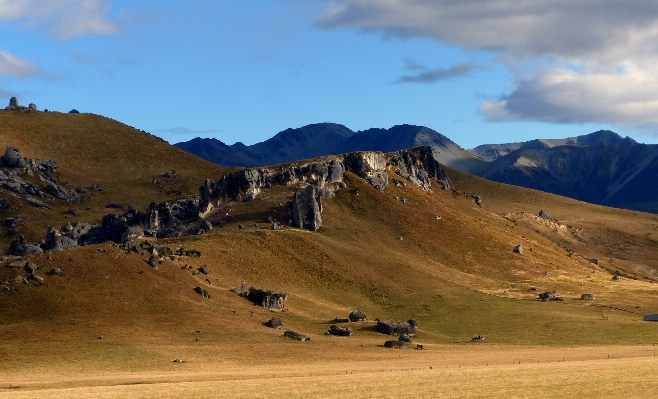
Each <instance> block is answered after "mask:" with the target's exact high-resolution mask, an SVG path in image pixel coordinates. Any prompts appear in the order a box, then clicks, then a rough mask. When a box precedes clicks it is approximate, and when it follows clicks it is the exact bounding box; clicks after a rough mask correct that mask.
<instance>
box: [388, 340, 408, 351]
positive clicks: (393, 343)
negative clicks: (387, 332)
mask: <svg viewBox="0 0 658 399" xmlns="http://www.w3.org/2000/svg"><path fill="white" fill-rule="evenodd" d="M406 347H407V343H406V342H404V341H400V340H395V341H386V342H384V348H397V349H402V348H406Z"/></svg>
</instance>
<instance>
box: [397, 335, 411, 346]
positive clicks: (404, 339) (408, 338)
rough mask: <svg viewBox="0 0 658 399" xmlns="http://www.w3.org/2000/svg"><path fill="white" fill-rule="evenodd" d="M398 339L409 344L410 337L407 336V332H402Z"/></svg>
mask: <svg viewBox="0 0 658 399" xmlns="http://www.w3.org/2000/svg"><path fill="white" fill-rule="evenodd" d="M398 341H402V342H406V343H408V344H410V343H411V337H410V336H409V334H402V335H400V336H399V337H398Z"/></svg>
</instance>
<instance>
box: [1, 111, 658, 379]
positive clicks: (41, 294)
mask: <svg viewBox="0 0 658 399" xmlns="http://www.w3.org/2000/svg"><path fill="white" fill-rule="evenodd" d="M78 121H79V120H73V121H72V122H71V120H69V122H68V123H71V124H72V125H76V124H77V123H78ZM62 128H66V126H62ZM78 128H79V127H76V126H72V127H70V129H71V130H75V129H78ZM14 129H15V130H14V131H15V132H20V129H23V127H21V125H20V124H15V125H14ZM80 130H81V131H82V130H83V129H80ZM42 132H43V131H42ZM34 134H36V133H34ZM42 134H43V133H42ZM125 134H126V136H125V137H126V141H121V140H122V139H121V136H120V135H118V136H116V140H115V141H114V142H113V145H115V146H117V148H124V147H126V146H129V145H130V143H134V138H135V136H139V135H140V133H138V132H136V131H134V130H126V133H125ZM67 137H69V136H67V135H61V136H60V140H62V141H64V144H66V140H67ZM10 138H11V137H10ZM149 140H150V139H149ZM149 143H150V141H149ZM28 144H30V143H28V142H25V143H22V145H24V146H25V147H26V148H27V147H29V146H28ZM69 144H72V143H69ZM19 145H21V144H20V143H19ZM65 148H66V146H63V147H61V148H60V149H59V150H57V151H62V153H61V154H60V153H58V152H56V151H52V150H51V152H48V153H46V154H45V155H41V154H40V153H39V152H37V151H40V149H39V148H36V149H33V148H30V149H29V151H34V152H31V156H41V157H43V158H45V157H53V158H55V159H60V160H61V161H59V162H60V163H61V166H60V167H61V168H62V171H63V172H64V171H65V170H69V169H70V170H77V169H79V168H82V167H83V166H84V165H85V161H84V159H81V160H79V161H77V162H79V163H77V164H75V165H76V167H75V168H72V167H71V166H70V164H69V165H67V163H68V162H72V163H74V162H75V161H74V158H75V157H73V156H72V155H66V154H65V151H66V150H65ZM162 150H163V151H166V149H165V147H162ZM27 152H28V150H26V153H27ZM73 153H75V152H73ZM367 158H368V156H364V157H363V158H362V159H367ZM69 159H71V161H69ZM131 159H132V158H129V157H128V158H125V159H124V160H123V161H124V162H125V163H126V164H125V165H124V169H125V170H130V169H134V168H137V167H138V166H137V165H139V162H143V161H141V160H136V161H135V162H136V164H132V163H131V162H132V161H131ZM389 159H391V158H390V156H389ZM186 160H188V161H186ZM320 161H322V160H307V161H304V162H298V163H295V164H294V165H287V166H276V167H272V168H270V169H271V170H272V171H280V172H281V173H286V171H290V170H293V169H294V168H298V169H299V170H304V171H307V173H308V174H307V175H306V176H307V177H310V178H313V179H315V180H317V179H318V174H319V173H320V170H319V169H317V168H316V169H312V168H310V167H309V168H307V167H306V166H308V165H312V164H313V163H314V162H320ZM169 162H171V163H172V164H167V166H171V167H175V168H177V170H181V171H184V170H185V165H189V166H188V167H192V166H193V165H194V164H195V162H198V161H196V160H195V158H191V157H190V158H183V161H181V165H176V162H177V160H176V159H172V160H170V161H169ZM186 162H189V164H186ZM199 165H203V163H201V164H199ZM304 165H306V166H304ZM87 166H88V167H89V168H92V169H93V165H87ZM384 170H385V173H386V174H387V180H388V182H389V184H387V185H385V187H381V190H378V189H377V188H376V187H375V186H374V185H373V184H372V182H369V181H368V180H367V177H366V178H364V177H361V176H359V175H357V174H355V173H352V172H350V171H345V172H344V174H343V176H342V181H341V182H336V184H337V185H338V187H342V185H341V184H340V183H342V184H344V187H342V188H340V189H337V190H336V191H335V196H334V197H333V198H330V197H327V198H323V199H322V201H321V204H322V207H321V214H322V220H323V226H322V228H320V229H319V230H317V231H308V230H306V229H300V228H296V227H292V226H290V224H289V223H288V221H286V220H285V219H286V217H287V216H288V215H289V212H288V209H289V208H288V206H287V205H286V203H287V201H290V200H291V199H292V198H293V196H294V195H295V193H296V192H297V190H298V188H302V189H303V188H304V186H305V184H308V181H301V180H300V181H298V182H296V183H294V184H273V185H263V186H262V189H261V190H260V191H258V192H255V191H254V192H253V193H255V194H254V195H253V196H252V197H250V199H251V200H250V201H235V200H226V201H225V202H223V203H221V204H220V203H219V202H217V203H216V206H215V208H214V209H211V212H213V213H212V214H211V215H210V216H209V220H213V219H214V218H219V219H221V223H219V224H216V225H215V227H214V228H212V229H211V230H210V231H207V232H205V233H203V234H200V235H188V236H181V237H173V238H166V239H158V240H155V239H154V238H153V237H141V238H139V240H138V241H139V243H140V244H142V246H143V247H144V248H145V249H149V248H151V246H152V245H153V244H154V243H157V244H158V245H160V246H167V247H169V248H171V249H173V250H176V249H178V248H180V247H183V248H184V249H185V250H188V251H189V250H196V251H200V253H201V256H200V257H195V256H189V255H181V256H179V255H167V256H163V257H161V259H160V262H159V263H158V264H157V267H152V266H151V265H149V261H150V256H149V255H150V254H149V253H148V252H146V253H143V254H141V255H140V254H137V253H135V252H133V251H128V250H126V249H125V247H121V246H118V245H116V244H111V245H103V244H95V245H89V246H83V247H79V248H74V249H71V250H65V251H59V252H47V253H42V254H36V255H33V256H31V257H30V261H31V262H32V263H34V264H36V265H37V266H38V267H39V269H37V270H36V274H38V275H40V276H42V277H43V278H44V284H42V285H41V284H38V283H36V282H34V281H33V280H29V279H27V277H28V273H27V272H26V271H25V270H21V269H15V268H12V267H9V265H10V264H11V262H13V261H15V260H16V259H17V258H11V259H8V258H4V259H3V261H2V267H0V288H2V289H0V298H1V300H2V303H3V304H4V306H3V307H2V308H1V309H0V320H1V324H0V353H2V354H3V355H4V358H5V359H7V361H6V362H5V365H4V370H6V372H7V373H18V372H21V370H24V369H25V367H26V364H27V365H29V366H27V367H29V368H30V369H31V370H32V372H33V373H35V374H38V373H39V372H40V371H45V370H53V369H56V370H59V372H61V373H62V375H68V374H71V373H94V372H97V373H103V372H107V371H110V372H117V373H121V372H135V371H143V370H164V371H167V372H172V373H175V372H176V369H175V368H174V367H178V365H176V364H172V362H171V361H172V360H173V359H175V358H182V359H184V360H186V362H188V365H189V366H190V367H192V368H193V369H194V370H195V371H197V372H209V371H211V370H216V369H218V368H219V369H221V367H222V365H226V366H244V365H249V366H253V367H263V368H265V369H267V370H270V371H271V370H273V369H275V368H276V366H277V365H281V364H288V363H297V364H301V365H304V364H307V363H309V362H323V361H335V362H337V363H339V362H353V361H363V362H375V364H376V362H377V359H382V358H390V357H397V356H398V355H397V353H395V352H391V351H390V350H388V349H384V348H382V344H383V342H384V341H385V340H387V339H395V337H390V336H386V335H383V334H381V333H379V332H377V331H376V329H375V322H374V321H373V320H374V319H375V318H380V319H388V318H392V319H395V320H400V321H404V320H409V319H411V318H413V319H415V320H416V321H417V322H418V332H417V334H416V335H415V336H414V342H415V343H421V344H423V345H425V348H426V351H419V353H418V355H417V356H418V357H419V358H422V359H429V358H430V357H431V356H436V355H437V353H439V352H438V350H440V349H441V348H445V347H446V346H448V345H457V346H462V345H479V344H480V343H471V336H472V335H473V334H483V335H485V336H486V337H487V341H486V344H485V343H482V344H483V345H489V343H490V342H491V343H494V344H497V345H510V346H514V345H542V346H545V345H605V344H620V345H627V344H633V345H637V344H638V343H647V344H648V343H652V342H655V341H656V340H658V331H657V330H656V329H655V328H654V327H655V325H652V324H651V323H641V322H639V320H640V319H641V313H645V312H646V313H657V312H658V305H657V304H658V301H656V299H658V289H657V288H656V285H655V284H653V283H652V281H654V280H655V279H656V278H658V275H657V273H656V271H657V270H658V263H657V262H658V261H657V259H658V256H656V255H658V252H657V251H658V245H656V243H657V241H656V239H655V237H654V236H655V235H656V234H658V231H656V226H658V217H657V216H655V215H648V214H643V213H640V212H631V211H623V210H618V209H612V208H605V207H600V206H594V205H589V204H586V203H583V202H579V201H575V200H571V199H567V198H564V197H559V196H556V195H551V194H546V193H542V192H539V191H535V190H528V189H523V188H519V187H514V186H508V185H505V184H500V183H495V182H491V181H487V180H484V179H480V178H477V177H474V176H472V175H468V174H466V173H463V172H459V171H456V170H452V169H447V170H446V172H447V173H448V176H450V179H451V180H452V182H453V184H454V187H455V188H456V189H455V190H443V189H441V188H440V187H441V184H439V182H438V181H437V180H436V179H435V178H430V179H429V180H430V181H431V184H432V187H431V190H429V189H428V190H423V189H422V188H421V187H418V186H416V185H415V184H414V183H413V182H412V180H413V179H411V178H405V177H404V176H403V173H402V174H401V173H400V168H399V167H398V166H396V165H394V164H392V163H390V161H389V164H388V165H386V167H385V168H384ZM211 172H212V173H217V174H220V173H219V172H216V171H215V169H212V170H211ZM252 172H253V171H252ZM252 172H249V171H246V172H236V173H235V174H234V175H232V176H233V177H234V178H236V179H237V177H239V176H253V175H254V174H253V173H252ZM417 172H418V175H421V176H422V175H423V173H422V171H417ZM98 173H100V172H98ZM120 173H121V174H122V175H123V176H127V175H128V172H127V171H122V172H120ZM181 173H183V172H181ZM188 173H191V170H190V172H188ZM199 173H202V172H199ZM263 173H264V172H263ZM223 175H225V174H223ZM225 176H226V177H225V179H221V178H220V177H221V176H214V177H213V176H208V177H212V178H213V179H218V181H219V182H222V181H224V182H225V181H232V180H231V179H232V178H231V177H229V176H228V175H225ZM412 177H413V176H412ZM236 181H237V180H236ZM132 182H133V183H132V184H133V185H132V186H131V187H132V188H131V189H130V190H128V189H126V188H125V187H128V186H129V185H128V184H127V183H123V182H122V181H121V180H117V181H116V182H114V181H110V180H107V181H105V182H104V187H106V189H107V191H109V192H112V191H113V190H118V188H115V187H124V188H122V190H123V191H122V193H123V195H124V198H123V199H122V200H123V201H122V202H124V203H130V202H135V203H137V202H138V201H136V200H134V199H139V198H146V197H147V196H148V195H149V194H151V193H152V192H153V191H152V190H153V187H152V186H151V185H150V184H151V183H148V182H147V184H142V185H140V184H138V180H132ZM215 183H216V182H215ZM122 184H123V186H122ZM204 184H205V185H204V187H206V188H208V186H212V182H211V183H207V182H206V183H204ZM243 189H245V187H243ZM161 195H162V194H161ZM473 195H479V196H480V197H481V203H482V205H483V207H481V206H478V205H477V204H476V202H475V201H474V198H473ZM241 198H242V197H241ZM244 198H246V197H244ZM540 209H544V210H545V211H547V212H549V213H550V214H551V215H552V216H553V219H547V218H542V217H539V216H536V215H537V213H538V212H539V210H540ZM23 210H24V208H18V207H17V208H16V212H15V213H16V214H19V213H20V212H22V211H23ZM42 212H44V213H43V218H44V222H48V223H51V222H52V223H54V222H53V220H54V221H57V220H56V219H50V218H51V217H52V216H51V215H52V213H49V212H47V211H42ZM121 212H122V211H117V213H121ZM228 216H231V217H230V218H229V217H228ZM86 217H87V216H86V215H84V214H81V215H79V217H78V218H79V219H80V220H83V221H84V218H86ZM269 217H273V218H276V219H282V221H283V223H282V224H281V226H280V229H278V230H272V228H271V222H266V221H265V220H267V219H268V218H269ZM555 219H557V220H555ZM70 220H73V219H72V218H70V219H68V221H70ZM40 231H41V234H44V233H45V226H43V227H42V228H41V230H40ZM41 237H42V236H41ZM145 242H148V243H149V244H146V243H145ZM517 245H521V246H522V247H523V249H524V251H523V253H521V254H519V253H515V252H513V248H514V247H515V246H517ZM163 253H164V252H163ZM181 253H183V252H181ZM592 258H595V259H597V262H596V263H593V262H592V261H591V259H592ZM204 267H205V269H204ZM53 268H60V269H61V271H62V274H63V275H61V276H58V275H49V273H48V272H49V271H50V270H51V269H53ZM206 273H207V274H206ZM613 275H618V276H621V277H620V279H619V280H612V276H613ZM16 277H19V278H25V279H26V281H27V283H24V282H22V281H20V282H17V280H16ZM242 282H246V285H247V286H251V285H253V286H255V287H257V288H260V289H264V290H275V291H282V292H285V293H287V294H288V300H287V301H286V302H285V310H284V311H283V312H272V311H269V310H266V309H265V308H263V307H260V306H254V305H253V304H252V303H251V302H249V301H248V300H247V299H245V298H242V297H240V296H238V295H236V294H234V293H233V292H231V291H230V290H231V289H232V288H234V287H236V286H237V285H238V284H240V283H242ZM5 287H6V288H5ZM195 287H200V288H201V289H203V290H206V291H207V293H208V294H209V298H204V297H202V296H201V295H199V294H198V293H196V292H195V291H194V289H195ZM533 288H536V289H537V290H538V291H536V290H533ZM552 290H555V291H556V292H557V294H558V295H560V296H563V297H564V298H566V301H564V302H557V301H551V302H546V303H544V302H540V301H538V300H537V294H538V293H541V292H544V291H552ZM584 293H590V294H592V295H595V297H596V299H595V300H594V301H582V300H580V299H579V298H580V296H581V294H584ZM638 305H641V306H642V309H641V310H638V309H636V306H638ZM354 309H359V310H361V311H363V312H364V313H365V314H366V315H367V316H368V319H369V320H368V321H365V322H359V323H347V324H342V325H345V326H349V327H351V328H352V329H353V332H354V334H353V336H351V337H332V336H327V335H324V333H325V332H326V331H327V330H328V329H329V328H330V326H331V325H332V324H334V323H335V321H334V319H335V318H336V317H341V318H344V317H346V316H347V314H349V312H350V311H352V310H354ZM610 310H614V312H610ZM602 312H605V314H606V318H605V319H603V318H602ZM271 317H280V318H281V319H282V321H283V324H284V329H292V330H295V331H298V332H301V333H304V334H306V335H307V336H309V337H311V341H309V342H297V341H293V340H290V339H288V338H284V337H282V334H283V330H278V329H271V328H268V327H265V326H264V325H263V323H264V322H265V321H267V320H268V319H270V318H271ZM100 338H102V339H100ZM414 352H415V351H414ZM183 366H186V365H183Z"/></svg>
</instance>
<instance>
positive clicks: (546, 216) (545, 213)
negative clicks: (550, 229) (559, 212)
mask: <svg viewBox="0 0 658 399" xmlns="http://www.w3.org/2000/svg"><path fill="white" fill-rule="evenodd" d="M539 217H542V218H544V219H548V220H550V219H551V215H549V214H548V213H547V212H545V211H544V210H543V209H542V210H540V211H539Z"/></svg>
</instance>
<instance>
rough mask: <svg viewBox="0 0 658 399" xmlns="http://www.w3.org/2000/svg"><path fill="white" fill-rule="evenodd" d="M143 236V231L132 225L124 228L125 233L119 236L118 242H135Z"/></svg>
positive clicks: (139, 227) (140, 227)
mask: <svg viewBox="0 0 658 399" xmlns="http://www.w3.org/2000/svg"><path fill="white" fill-rule="evenodd" d="M143 236H144V229H143V228H142V226H139V225H132V226H128V227H127V228H126V231H124V232H123V234H121V239H120V242H121V243H124V242H126V241H136V240H137V239H139V238H140V237H143Z"/></svg>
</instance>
